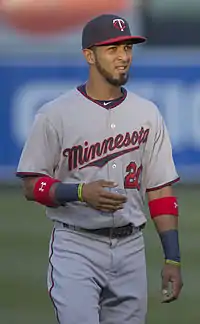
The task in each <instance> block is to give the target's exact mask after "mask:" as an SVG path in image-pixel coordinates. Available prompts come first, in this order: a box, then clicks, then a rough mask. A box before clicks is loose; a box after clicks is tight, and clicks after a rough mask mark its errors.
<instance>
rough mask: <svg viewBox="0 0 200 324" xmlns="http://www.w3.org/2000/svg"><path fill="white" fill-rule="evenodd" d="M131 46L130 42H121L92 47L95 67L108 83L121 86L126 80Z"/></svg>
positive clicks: (130, 59)
mask: <svg viewBox="0 0 200 324" xmlns="http://www.w3.org/2000/svg"><path fill="white" fill-rule="evenodd" d="M132 47H133V45H132V44H130V43H123V44H113V45H107V46H97V47H95V48H94V56H95V67H96V69H97V70H98V72H99V73H100V74H101V75H102V76H103V77H104V78H105V79H106V81H107V82H109V83H110V84H112V85H114V86H122V85H124V84H126V82H127V81H128V77H129V74H128V73H129V69H130V65H131V62H132Z"/></svg>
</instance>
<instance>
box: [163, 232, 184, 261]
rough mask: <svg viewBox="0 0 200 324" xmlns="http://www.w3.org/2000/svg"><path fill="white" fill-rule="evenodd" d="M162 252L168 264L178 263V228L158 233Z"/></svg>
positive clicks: (179, 259)
mask: <svg viewBox="0 0 200 324" xmlns="http://www.w3.org/2000/svg"><path fill="white" fill-rule="evenodd" d="M159 236H160V239H161V243H162V247H163V252H164V256H165V260H166V261H167V260H168V261H167V263H168V264H169V263H170V262H171V264H172V263H174V264H175V263H177V264H180V261H181V258H180V248H179V240H178V230H177V229H171V230H168V231H164V232H161V233H159Z"/></svg>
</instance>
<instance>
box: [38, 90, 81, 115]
mask: <svg viewBox="0 0 200 324" xmlns="http://www.w3.org/2000/svg"><path fill="white" fill-rule="evenodd" d="M76 98H77V90H76V88H73V89H71V90H69V91H66V92H64V93H61V94H60V95H58V96H57V97H56V98H54V99H52V100H50V101H48V102H46V103H45V104H44V105H43V106H42V107H41V108H40V109H39V110H38V113H42V114H45V115H52V114H54V113H56V114H59V112H60V111H62V110H63V109H67V107H69V106H70V105H72V104H73V103H74V101H75V100H76Z"/></svg>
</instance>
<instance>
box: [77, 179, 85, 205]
mask: <svg viewBox="0 0 200 324" xmlns="http://www.w3.org/2000/svg"><path fill="white" fill-rule="evenodd" d="M83 185H84V183H80V184H79V185H78V199H79V200H80V201H82V202H83V196H82V192H83Z"/></svg>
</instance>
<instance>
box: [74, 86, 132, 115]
mask: <svg viewBox="0 0 200 324" xmlns="http://www.w3.org/2000/svg"><path fill="white" fill-rule="evenodd" d="M77 90H78V91H79V92H80V93H81V94H82V95H83V96H84V97H85V98H87V99H88V100H90V101H92V102H94V103H95V104H97V105H99V106H100V107H103V108H104V109H107V110H110V109H112V108H115V107H117V106H119V105H120V104H121V103H122V102H123V101H124V100H125V99H126V97H127V91H126V89H124V88H123V96H122V97H121V98H119V100H115V102H114V103H113V104H110V105H108V106H104V105H103V103H100V102H99V100H95V99H93V98H91V97H90V96H88V95H87V93H85V92H84V91H82V86H79V87H77ZM101 101H102V100H101ZM104 101H109V100H104ZM110 101H111V102H112V100H110Z"/></svg>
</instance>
